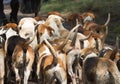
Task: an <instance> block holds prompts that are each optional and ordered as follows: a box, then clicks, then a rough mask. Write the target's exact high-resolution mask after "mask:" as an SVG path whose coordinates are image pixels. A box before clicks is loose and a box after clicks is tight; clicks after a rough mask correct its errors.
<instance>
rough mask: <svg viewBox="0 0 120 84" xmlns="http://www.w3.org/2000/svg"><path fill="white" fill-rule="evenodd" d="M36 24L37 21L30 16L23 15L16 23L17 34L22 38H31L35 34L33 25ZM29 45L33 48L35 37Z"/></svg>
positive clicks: (35, 42)
mask: <svg viewBox="0 0 120 84" xmlns="http://www.w3.org/2000/svg"><path fill="white" fill-rule="evenodd" d="M36 25H37V21H36V20H35V19H34V18H31V17H25V18H22V19H21V20H20V22H19V23H18V28H19V35H20V36H21V37H22V38H24V39H28V38H29V39H32V37H33V36H34V34H35V27H36ZM30 46H31V47H32V48H33V49H35V47H36V46H37V37H35V39H34V40H33V42H32V43H31V44H30Z"/></svg>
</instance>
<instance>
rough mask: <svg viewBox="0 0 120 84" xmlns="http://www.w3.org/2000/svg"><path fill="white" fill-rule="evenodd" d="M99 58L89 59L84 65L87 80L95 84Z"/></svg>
mask: <svg viewBox="0 0 120 84" xmlns="http://www.w3.org/2000/svg"><path fill="white" fill-rule="evenodd" d="M98 60H99V59H98V57H92V58H87V59H86V61H85V63H84V71H85V72H84V74H86V77H87V80H88V81H91V82H94V81H95V80H96V79H95V78H96V74H95V73H96V72H95V69H96V68H97V64H98Z"/></svg>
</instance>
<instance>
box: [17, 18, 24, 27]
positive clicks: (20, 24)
mask: <svg viewBox="0 0 120 84" xmlns="http://www.w3.org/2000/svg"><path fill="white" fill-rule="evenodd" d="M24 21H25V19H24V18H23V19H21V20H20V22H19V23H18V29H19V28H20V27H21V26H22V25H23V23H24Z"/></svg>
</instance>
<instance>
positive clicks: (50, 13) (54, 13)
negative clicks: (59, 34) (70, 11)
mask: <svg viewBox="0 0 120 84" xmlns="http://www.w3.org/2000/svg"><path fill="white" fill-rule="evenodd" d="M49 15H58V16H61V14H60V13H59V12H57V11H52V12H48V16H49Z"/></svg>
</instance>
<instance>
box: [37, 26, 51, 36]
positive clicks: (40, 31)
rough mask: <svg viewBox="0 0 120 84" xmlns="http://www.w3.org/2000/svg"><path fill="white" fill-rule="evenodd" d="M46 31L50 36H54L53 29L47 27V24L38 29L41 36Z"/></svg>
mask: <svg viewBox="0 0 120 84" xmlns="http://www.w3.org/2000/svg"><path fill="white" fill-rule="evenodd" d="M45 29H47V31H48V34H49V35H51V34H52V33H51V31H53V29H52V28H51V27H50V26H48V25H46V24H41V25H40V26H39V27H38V33H39V34H40V35H42V34H43V33H44V30H45Z"/></svg>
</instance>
